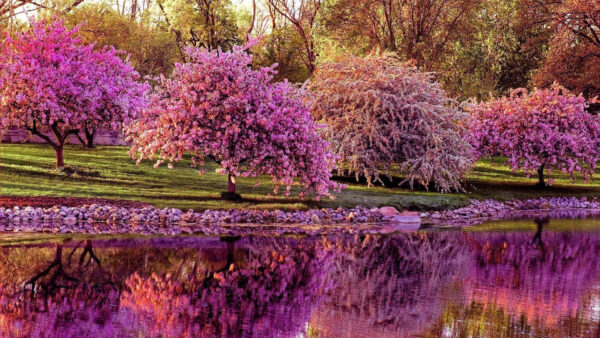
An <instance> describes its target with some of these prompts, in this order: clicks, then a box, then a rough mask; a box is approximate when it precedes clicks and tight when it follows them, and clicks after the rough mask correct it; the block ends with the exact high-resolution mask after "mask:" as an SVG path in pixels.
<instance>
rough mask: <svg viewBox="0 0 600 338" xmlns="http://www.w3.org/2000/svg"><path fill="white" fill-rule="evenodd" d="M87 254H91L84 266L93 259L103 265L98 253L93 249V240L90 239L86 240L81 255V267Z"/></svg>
mask: <svg viewBox="0 0 600 338" xmlns="http://www.w3.org/2000/svg"><path fill="white" fill-rule="evenodd" d="M86 255H90V258H89V259H88V261H87V263H86V264H85V265H84V266H83V267H84V268H87V267H88V266H89V265H90V263H91V262H92V260H93V261H94V262H96V264H98V266H100V267H101V265H100V259H98V257H96V255H95V254H94V250H93V249H92V241H91V240H89V239H87V240H85V247H84V248H83V252H82V253H81V257H79V268H81V266H82V265H83V261H84V260H85V256H86Z"/></svg>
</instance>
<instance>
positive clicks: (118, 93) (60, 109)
mask: <svg viewBox="0 0 600 338" xmlns="http://www.w3.org/2000/svg"><path fill="white" fill-rule="evenodd" d="M76 34H77V29H73V30H68V29H66V28H65V27H64V26H63V24H62V22H60V21H44V20H42V21H39V22H35V23H33V24H32V27H31V29H29V30H27V31H26V32H24V33H21V34H17V35H16V36H15V37H14V38H11V37H7V39H6V41H5V44H4V45H3V48H2V51H1V52H0V97H1V98H2V101H1V103H0V115H1V116H2V118H3V120H4V119H5V120H7V122H8V123H9V124H10V125H12V126H16V127H23V128H26V129H27V130H28V131H29V132H30V133H31V134H32V135H36V136H38V137H40V138H42V139H43V140H45V141H46V142H47V143H48V144H50V145H52V147H54V149H55V150H56V161H57V162H56V164H57V166H58V167H62V166H63V165H64V162H63V147H64V144H65V141H66V139H67V137H69V136H70V135H76V134H77V133H78V132H79V131H80V130H81V129H84V128H88V129H96V128H98V127H101V126H104V127H110V128H112V129H118V128H120V126H121V124H122V123H123V122H124V121H127V120H130V119H132V118H134V117H135V115H136V114H137V112H138V109H139V108H140V107H142V106H143V105H144V104H145V93H146V91H147V90H148V87H147V85H145V84H140V83H138V82H137V79H138V78H139V75H138V73H137V72H135V70H133V68H132V67H131V66H130V65H128V64H127V63H125V62H123V60H121V58H119V56H118V53H119V52H118V51H116V50H115V49H109V48H104V49H102V50H101V51H94V50H93V45H84V44H82V43H81V40H80V38H79V37H78V36H77V35H76ZM46 132H51V133H53V134H54V136H55V138H54V139H53V138H51V137H50V136H48V135H47V134H46Z"/></svg>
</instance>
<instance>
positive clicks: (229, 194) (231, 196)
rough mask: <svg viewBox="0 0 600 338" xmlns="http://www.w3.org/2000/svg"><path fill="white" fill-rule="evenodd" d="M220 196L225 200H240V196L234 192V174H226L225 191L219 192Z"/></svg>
mask: <svg viewBox="0 0 600 338" xmlns="http://www.w3.org/2000/svg"><path fill="white" fill-rule="evenodd" d="M221 198H223V199H224V200H227V201H240V200H241V199H242V196H241V195H240V194H238V193H236V192H235V176H234V175H232V174H229V175H228V176H227V191H226V192H222V193H221Z"/></svg>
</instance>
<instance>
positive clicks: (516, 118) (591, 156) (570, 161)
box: [470, 85, 600, 185]
mask: <svg viewBox="0 0 600 338" xmlns="http://www.w3.org/2000/svg"><path fill="white" fill-rule="evenodd" d="M585 109H586V102H585V99H584V98H583V97H582V96H581V95H579V96H576V95H574V94H571V93H569V92H568V91H567V90H566V89H564V88H563V87H560V86H558V85H553V86H552V88H550V89H535V90H533V91H531V92H528V91H527V90H526V89H522V88H521V89H517V90H514V91H512V92H511V93H510V95H509V96H505V97H501V98H498V99H492V100H490V101H488V102H483V103H480V104H477V105H472V106H471V107H470V111H471V116H472V121H471V124H470V128H471V132H472V138H473V145H474V147H475V148H476V150H477V151H478V153H479V155H481V156H494V155H501V156H506V157H507V162H508V165H510V167H511V168H512V169H513V170H518V169H523V170H524V171H525V172H526V173H527V175H530V174H532V173H535V172H536V171H537V173H538V175H539V184H540V185H544V184H545V181H544V170H546V171H547V172H548V173H549V172H550V171H551V170H553V169H559V170H562V171H563V172H565V173H567V172H568V173H569V174H571V175H572V177H573V179H575V173H581V174H582V175H583V176H584V178H585V179H588V178H590V177H591V176H592V174H593V173H594V169H595V168H596V162H597V161H598V157H599V156H600V119H599V118H598V117H597V116H594V115H591V114H589V113H587V112H586V111H585Z"/></svg>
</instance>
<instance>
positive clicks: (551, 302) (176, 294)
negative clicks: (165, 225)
mask: <svg viewBox="0 0 600 338" xmlns="http://www.w3.org/2000/svg"><path fill="white" fill-rule="evenodd" d="M551 222H552V221H550V220H549V219H548V218H544V217H540V218H538V219H536V220H535V224H536V229H535V231H520V232H518V231H514V232H463V231H461V232H419V233H407V234H395V235H363V236H360V235H357V236H326V237H297V238H295V237H284V238H281V237H279V238H273V237H228V238H212V237H172V238H167V237H163V238H137V239H132V238H113V239H84V240H69V239H66V240H61V241H59V242H55V243H50V242H42V243H37V244H13V245H7V246H4V247H2V248H1V249H0V262H1V263H0V336H59V337H69V336H85V335H87V336H90V337H95V336H105V337H123V336H125V337H127V336H150V337H157V336H166V337H185V336H190V337H191V336H240V335H241V336H317V337H340V336H342V337H344V336H345V337H348V336H352V337H360V336H363V337H367V336H369V337H380V336H381V337H389V336H414V335H416V336H432V337H437V336H456V337H460V336H514V335H522V334H526V335H530V336H540V337H541V336H557V337H559V336H560V337H562V336H597V335H598V334H600V332H599V323H600V261H599V260H600V233H594V232H553V231H549V230H548V225H549V223H551Z"/></svg>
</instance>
